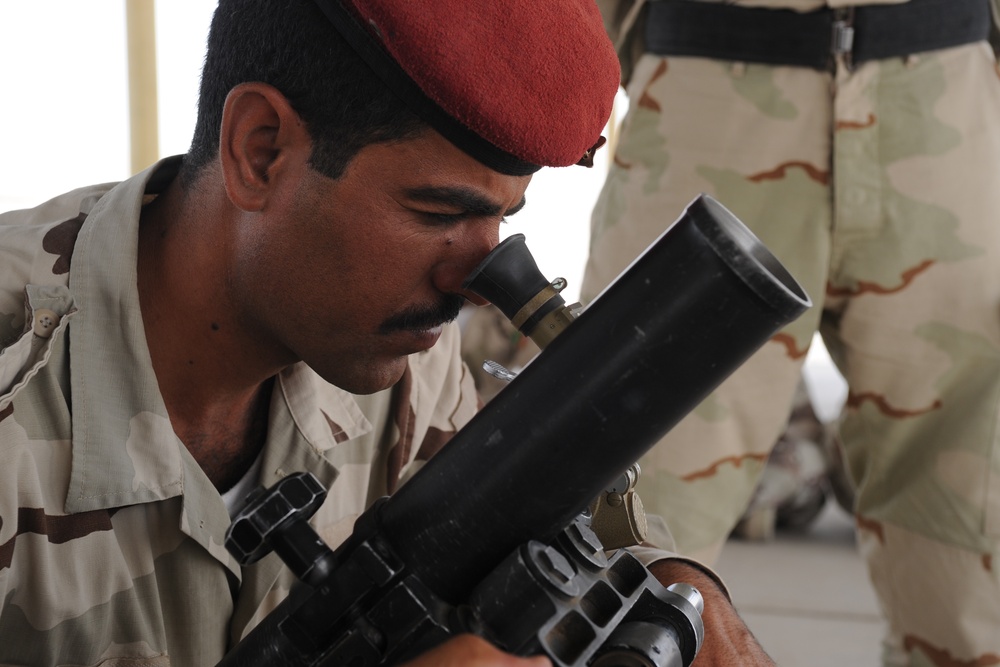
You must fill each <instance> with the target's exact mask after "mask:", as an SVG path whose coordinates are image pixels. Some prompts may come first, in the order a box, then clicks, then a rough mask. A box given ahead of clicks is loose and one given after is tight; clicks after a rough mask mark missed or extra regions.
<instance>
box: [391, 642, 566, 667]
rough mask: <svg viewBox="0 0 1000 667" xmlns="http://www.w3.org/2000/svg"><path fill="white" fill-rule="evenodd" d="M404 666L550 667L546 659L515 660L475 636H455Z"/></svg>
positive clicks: (514, 657)
mask: <svg viewBox="0 0 1000 667" xmlns="http://www.w3.org/2000/svg"><path fill="white" fill-rule="evenodd" d="M403 667H552V663H551V662H549V659H548V658H546V657H535V658H518V657H516V656H513V655H510V654H509V653H504V652H503V651H501V650H500V649H498V648H496V647H495V646H493V645H492V644H490V643H489V642H488V641H486V640H485V639H483V638H481V637H477V636H475V635H458V636H457V637H452V638H451V639H449V640H448V641H446V642H445V643H443V644H441V645H440V646H438V647H436V648H433V649H431V650H430V651H428V652H427V653H424V654H423V655H422V656H420V657H419V658H417V659H416V660H413V661H411V662H408V663H406V664H405V665H403Z"/></svg>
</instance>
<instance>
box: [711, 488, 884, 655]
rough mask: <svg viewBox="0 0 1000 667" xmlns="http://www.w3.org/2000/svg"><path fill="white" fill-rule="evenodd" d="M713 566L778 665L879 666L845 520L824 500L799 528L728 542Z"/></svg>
mask: <svg viewBox="0 0 1000 667" xmlns="http://www.w3.org/2000/svg"><path fill="white" fill-rule="evenodd" d="M715 570H716V571H717V572H718V573H719V574H720V575H721V576H722V578H723V579H724V580H725V582H726V584H727V585H728V586H729V589H730V593H731V594H732V596H733V602H734V604H735V605H736V608H737V610H738V611H739V613H740V615H741V616H742V617H743V619H744V620H745V621H746V623H747V625H748V626H750V629H751V630H752V631H753V632H754V634H755V635H756V636H757V639H758V640H759V641H760V643H761V645H762V646H763V647H764V649H765V650H766V651H767V652H768V654H769V655H770V656H771V657H772V658H773V659H774V660H775V662H776V663H777V664H778V665H779V667H844V666H846V665H850V666H851V667H879V665H880V664H881V663H880V656H881V639H882V631H883V622H882V619H881V615H880V613H879V610H878V603H877V602H876V599H875V595H874V593H873V592H872V590H871V586H870V585H869V582H868V573H867V571H866V569H865V566H864V564H863V562H862V560H861V558H860V556H859V555H858V553H857V551H856V550H855V543H854V529H853V523H852V519H851V517H850V516H849V515H848V514H846V513H845V512H843V511H842V510H840V508H839V507H837V506H836V504H835V503H833V502H828V503H827V505H826V507H825V508H824V510H823V513H822V514H821V515H820V517H819V518H818V520H817V521H816V523H814V524H813V525H812V526H811V527H810V528H809V529H808V530H807V531H806V532H803V533H787V532H780V531H779V532H778V533H777V535H776V536H775V538H774V539H773V540H772V541H769V542H763V543H761V542H747V541H741V540H738V539H735V538H734V539H731V540H730V541H729V542H728V543H727V544H726V547H725V548H724V549H723V552H722V556H721V558H720V559H719V562H718V563H717V564H716V567H715Z"/></svg>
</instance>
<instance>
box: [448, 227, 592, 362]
mask: <svg viewBox="0 0 1000 667" xmlns="http://www.w3.org/2000/svg"><path fill="white" fill-rule="evenodd" d="M565 286H566V281H565V280H563V279H561V278H558V279H556V280H555V281H553V282H551V283H550V282H549V281H548V280H546V279H545V276H543V275H542V272H541V271H539V270H538V265H537V264H535V258H534V257H532V256H531V252H530V251H529V250H528V246H527V245H525V243H524V234H514V235H512V236H508V237H507V238H506V239H504V240H503V241H501V243H500V245H498V246H497V247H496V248H494V249H493V251H492V252H491V253H490V254H489V255H487V256H486V258H485V259H484V260H483V261H482V262H481V263H480V264H479V266H477V267H476V268H475V269H474V270H473V271H472V273H470V274H469V276H468V277H467V278H466V279H465V282H463V283H462V288H463V289H467V290H469V291H472V292H475V293H476V294H478V295H479V296H481V297H483V298H484V299H486V300H488V301H490V302H491V303H493V305H495V306H496V307H497V308H499V309H500V311H501V312H502V313H503V314H504V315H505V316H506V317H507V319H509V320H510V321H511V323H512V324H513V325H514V326H515V327H516V328H517V329H518V331H520V332H521V333H523V334H524V335H525V336H528V337H530V338H531V339H532V340H533V341H535V342H536V343H537V344H538V346H539V347H540V348H544V347H545V346H546V345H548V344H549V343H550V342H552V340H553V339H554V338H555V337H556V336H557V335H559V333H560V332H561V331H562V330H563V329H565V328H566V327H567V326H568V325H569V323H570V322H572V321H573V319H574V315H573V312H572V311H571V310H570V308H568V307H567V306H566V301H565V300H564V299H563V298H562V297H561V296H560V295H559V291H560V290H561V289H563V287H565Z"/></svg>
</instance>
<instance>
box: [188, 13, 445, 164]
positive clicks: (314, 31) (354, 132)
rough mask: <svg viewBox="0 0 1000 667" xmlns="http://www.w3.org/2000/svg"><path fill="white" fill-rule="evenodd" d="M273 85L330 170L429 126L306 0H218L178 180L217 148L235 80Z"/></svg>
mask: <svg viewBox="0 0 1000 667" xmlns="http://www.w3.org/2000/svg"><path fill="white" fill-rule="evenodd" d="M251 81H259V82H263V83H267V84H269V85H271V86H274V87H275V88H277V89H278V90H279V91H281V93H282V94H283V95H284V96H285V97H286V98H287V99H288V101H289V102H290V103H291V105H292V108H294V109H295V111H296V112H297V113H298V114H299V116H301V117H302V120H303V121H304V122H305V124H306V128H307V129H308V131H309V135H310V137H311V138H312V141H313V146H312V153H311V155H310V163H311V165H312V167H313V168H314V169H316V170H317V171H319V172H320V173H322V174H324V175H325V176H328V177H330V178H338V177H339V176H340V175H341V174H343V172H344V169H346V167H347V164H348V163H349V162H350V161H351V159H352V158H353V157H354V156H355V155H356V154H357V152H358V151H359V150H361V149H362V148H364V147H365V146H367V145H369V144H373V143H381V142H390V141H395V140H402V139H407V138H411V137H414V136H416V135H417V134H419V133H420V132H421V131H422V130H424V129H425V128H426V124H424V123H423V121H421V120H420V119H419V118H418V117H417V116H416V115H415V114H414V113H413V112H411V111H410V110H409V109H408V108H407V106H406V105H405V103H404V102H403V101H401V100H400V99H399V98H398V97H396V96H395V95H394V94H393V93H392V92H391V91H389V89H388V88H386V87H385V85H384V84H383V83H382V82H381V81H380V80H379V79H378V78H377V77H376V76H375V74H374V73H373V72H372V70H371V69H370V68H369V67H368V66H367V65H366V64H365V62H364V61H363V60H361V58H359V57H358V55H357V54H356V53H355V52H354V51H353V50H352V49H351V47H350V46H349V45H348V44H347V43H346V42H345V41H344V40H343V38H342V37H341V36H340V34H339V33H338V32H337V30H335V29H334V27H333V26H332V25H331V24H330V22H329V21H328V20H327V19H326V17H325V16H324V15H323V14H322V12H321V11H320V10H319V9H318V8H317V7H316V6H315V4H314V3H313V2H312V1H311V0H280V1H279V0H220V1H219V6H218V7H217V8H216V10H215V15H214V17H213V18H212V26H211V29H210V31H209V36H208V50H207V52H206V55H205V66H204V68H203V70H202V76H201V91H200V94H199V98H198V120H197V123H196V125H195V130H194V138H193V139H192V142H191V148H190V149H189V151H188V154H187V156H186V157H185V159H184V167H183V176H184V178H183V181H185V182H191V181H192V180H193V179H194V178H195V176H196V175H197V173H198V172H199V171H200V170H201V169H202V167H204V166H205V165H207V164H208V163H209V162H211V161H212V160H213V159H215V157H216V156H217V155H218V151H219V132H220V129H221V127H222V108H223V105H224V104H225V101H226V96H227V95H228V94H229V91H230V90H232V89H233V88H234V87H235V86H237V85H239V84H241V83H246V82H251Z"/></svg>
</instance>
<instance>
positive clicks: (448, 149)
mask: <svg viewBox="0 0 1000 667" xmlns="http://www.w3.org/2000/svg"><path fill="white" fill-rule="evenodd" d="M344 177H346V178H356V179H363V180H364V181H365V182H366V183H368V184H375V183H381V184H383V185H384V186H386V187H392V188H393V189H394V190H395V194H397V195H406V196H408V197H412V198H414V199H422V200H425V201H433V200H434V199H440V198H442V197H445V196H447V197H448V198H451V199H454V198H455V197H459V198H460V199H462V200H463V202H464V203H466V204H467V205H468V208H469V210H473V211H480V209H482V210H481V211H480V212H482V213H483V214H491V213H492V211H491V210H487V209H490V208H498V209H499V210H498V211H497V212H498V213H503V212H504V211H507V210H508V209H509V208H511V207H512V206H514V205H515V204H518V203H520V201H521V200H522V199H523V197H524V190H525V189H526V188H527V187H528V183H529V182H530V181H531V176H530V175H528V176H510V175H507V174H501V173H500V172H498V171H495V170H493V169H491V168H489V167H487V166H485V165H484V164H482V163H480V162H479V161H477V160H476V159H475V158H473V157H471V156H469V155H468V154H466V153H465V152H463V151H462V150H460V149H459V148H457V147H456V146H455V145H454V144H452V143H451V142H449V141H448V140H447V139H445V138H444V137H442V136H441V135H440V134H438V133H437V132H435V131H434V130H432V129H427V130H425V131H424V132H422V133H420V134H419V135H418V136H416V137H413V138H409V139H403V140H397V141H392V142H386V143H377V144H370V145H368V146H365V147H364V148H362V149H361V150H360V151H359V152H358V154H357V155H356V156H355V157H354V159H353V160H352V161H351V163H350V164H349V165H348V167H347V170H346V171H345V173H344ZM512 199H513V200H514V201H513V203H512V202H511V200H512Z"/></svg>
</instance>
